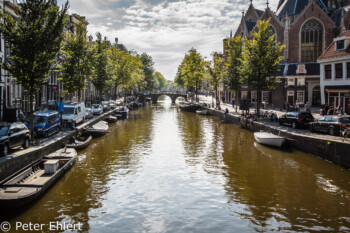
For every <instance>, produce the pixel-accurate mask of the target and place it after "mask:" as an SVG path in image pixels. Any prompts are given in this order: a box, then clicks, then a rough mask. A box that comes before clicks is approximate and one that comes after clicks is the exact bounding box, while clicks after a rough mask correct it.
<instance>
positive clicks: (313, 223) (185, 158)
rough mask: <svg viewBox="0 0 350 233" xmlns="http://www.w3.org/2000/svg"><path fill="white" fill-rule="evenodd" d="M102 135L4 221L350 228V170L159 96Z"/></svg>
mask: <svg viewBox="0 0 350 233" xmlns="http://www.w3.org/2000/svg"><path fill="white" fill-rule="evenodd" d="M110 130H111V132H110V133H109V134H108V135H106V136H105V137H102V138H99V139H96V140H94V141H93V143H92V145H90V147H89V148H88V149H87V150H85V151H82V152H80V153H79V158H78V161H77V163H76V164H75V165H74V167H73V168H72V169H71V170H70V171H69V172H68V173H67V174H66V175H65V176H64V177H63V178H62V179H61V180H60V181H58V182H57V183H56V184H55V185H54V186H53V187H52V188H51V189H50V190H49V191H48V193H46V194H45V195H44V196H43V197H42V198H41V199H40V200H39V201H37V202H36V203H34V204H33V205H32V206H31V207H29V208H28V209H26V210H23V211H22V212H17V213H14V214H13V213H12V215H7V216H12V217H7V218H9V219H8V220H9V222H10V223H11V224H12V226H14V224H16V222H21V223H43V224H47V223H49V222H52V221H59V222H61V223H63V222H65V223H73V224H74V223H82V224H83V225H82V231H83V232H88V231H89V232H106V233H107V232H108V233H109V232H256V231H258V232H270V231H285V232H292V231H306V232H312V231H330V232H335V231H343V232H349V231H350V171H347V170H345V169H343V168H341V167H338V166H335V165H333V164H331V163H328V162H326V161H322V160H320V159H318V158H315V157H313V156H311V155H308V154H305V153H303V152H300V151H297V150H294V149H284V150H278V149H273V148H269V147H265V146H262V145H259V144H256V142H254V137H253V134H252V133H251V132H249V131H246V130H242V129H240V127H238V126H235V125H232V124H223V123H222V122H221V121H220V120H219V119H217V118H215V117H206V116H199V115H196V114H193V113H185V112H181V111H180V110H179V109H178V108H177V107H176V106H175V105H171V102H170V100H168V99H165V98H163V99H162V102H160V103H159V105H157V106H146V107H143V108H141V109H139V110H136V111H133V112H130V117H129V119H128V120H125V121H118V122H117V123H115V124H113V125H111V128H110ZM5 215H6V214H5ZM12 228H14V227H12ZM12 230H13V229H12ZM45 231H46V232H47V230H45ZM13 232H14V231H13Z"/></svg>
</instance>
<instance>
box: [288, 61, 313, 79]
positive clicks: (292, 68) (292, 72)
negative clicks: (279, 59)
mask: <svg viewBox="0 0 350 233" xmlns="http://www.w3.org/2000/svg"><path fill="white" fill-rule="evenodd" d="M302 64H303V65H305V69H306V74H302V75H320V64H318V63H315V62H309V63H287V64H285V65H286V67H285V70H284V74H285V76H296V75H298V74H297V69H298V65H302Z"/></svg>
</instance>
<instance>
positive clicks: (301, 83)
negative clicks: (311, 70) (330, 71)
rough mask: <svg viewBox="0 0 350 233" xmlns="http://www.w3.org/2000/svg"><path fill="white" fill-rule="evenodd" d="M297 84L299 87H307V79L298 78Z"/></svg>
mask: <svg viewBox="0 0 350 233" xmlns="http://www.w3.org/2000/svg"><path fill="white" fill-rule="evenodd" d="M297 82H298V86H305V78H298V79H297Z"/></svg>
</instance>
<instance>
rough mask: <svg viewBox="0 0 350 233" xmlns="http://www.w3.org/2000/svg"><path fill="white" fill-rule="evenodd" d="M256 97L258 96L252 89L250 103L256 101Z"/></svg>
mask: <svg viewBox="0 0 350 233" xmlns="http://www.w3.org/2000/svg"><path fill="white" fill-rule="evenodd" d="M257 97H258V96H257V93H256V91H252V93H251V101H252V103H255V102H256V99H257Z"/></svg>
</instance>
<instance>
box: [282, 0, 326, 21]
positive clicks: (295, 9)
mask: <svg viewBox="0 0 350 233" xmlns="http://www.w3.org/2000/svg"><path fill="white" fill-rule="evenodd" d="M309 2H310V1H309V0H280V1H279V3H278V7H277V11H276V15H277V17H279V18H280V17H284V16H286V15H299V14H300V13H301V12H302V11H303V10H304V9H305V7H306V6H307V5H308V4H309ZM316 2H317V3H318V5H320V7H321V8H322V9H323V10H324V11H325V12H326V13H328V9H327V7H326V5H325V4H324V2H323V1H322V0H316Z"/></svg>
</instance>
